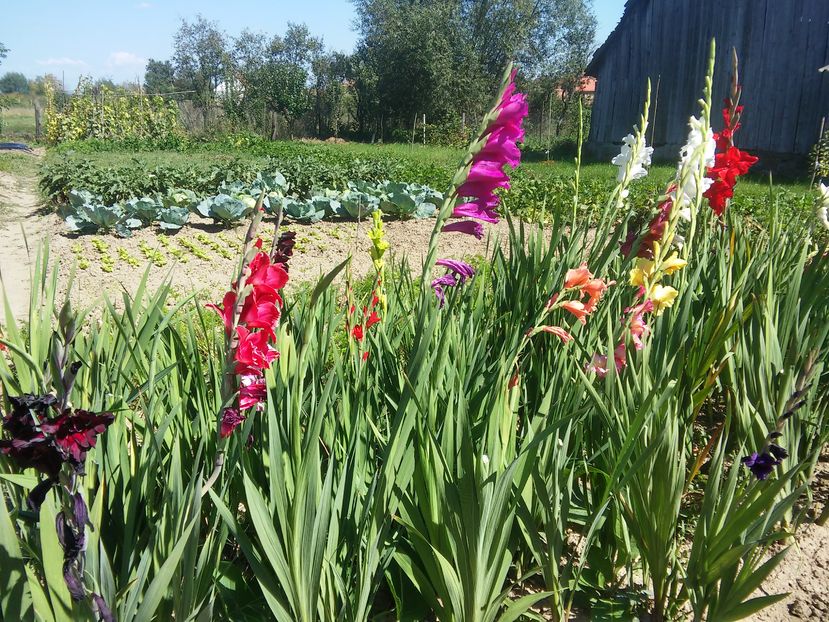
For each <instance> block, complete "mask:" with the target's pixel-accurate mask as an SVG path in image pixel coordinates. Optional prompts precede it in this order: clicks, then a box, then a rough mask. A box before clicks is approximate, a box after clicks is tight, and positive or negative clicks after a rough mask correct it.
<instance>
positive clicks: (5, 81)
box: [0, 71, 29, 95]
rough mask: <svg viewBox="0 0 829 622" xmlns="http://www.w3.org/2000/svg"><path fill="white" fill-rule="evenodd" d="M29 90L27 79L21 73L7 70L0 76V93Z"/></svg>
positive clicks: (25, 92)
mask: <svg viewBox="0 0 829 622" xmlns="http://www.w3.org/2000/svg"><path fill="white" fill-rule="evenodd" d="M28 92H29V81H28V80H27V79H26V76H24V75H23V74H22V73H20V72H17V71H9V72H7V73H5V74H4V75H3V77H2V78H0V93H22V94H24V95H25V94H27V93H28Z"/></svg>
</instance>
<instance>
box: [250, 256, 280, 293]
mask: <svg viewBox="0 0 829 622" xmlns="http://www.w3.org/2000/svg"><path fill="white" fill-rule="evenodd" d="M287 283H288V273H287V272H285V268H283V267H282V265H281V264H272V263H271V259H270V257H268V254H267V253H258V254H257V255H256V257H254V258H253V259H252V260H251V262H250V265H249V266H248V277H247V279H246V284H247V285H252V286H253V287H254V288H256V287H267V288H269V289H271V290H273V291H274V292H275V291H276V290H278V289H282V288H283V287H285V285H286V284H287Z"/></svg>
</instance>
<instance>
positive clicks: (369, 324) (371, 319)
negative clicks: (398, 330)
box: [366, 311, 380, 330]
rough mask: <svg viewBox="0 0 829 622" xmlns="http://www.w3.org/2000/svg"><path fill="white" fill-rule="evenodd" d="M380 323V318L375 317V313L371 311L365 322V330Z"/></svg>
mask: <svg viewBox="0 0 829 622" xmlns="http://www.w3.org/2000/svg"><path fill="white" fill-rule="evenodd" d="M379 321H380V316H379V315H377V311H372V312H371V315H370V316H369V317H368V320H366V330H368V329H369V328H371V327H372V326H374V325H375V324H377V322H379Z"/></svg>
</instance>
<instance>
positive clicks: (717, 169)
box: [703, 147, 758, 217]
mask: <svg viewBox="0 0 829 622" xmlns="http://www.w3.org/2000/svg"><path fill="white" fill-rule="evenodd" d="M757 160H758V158H757V157H755V156H753V155H751V154H750V153H746V152H745V151H740V150H739V149H737V147H729V148H728V149H727V150H726V151H724V152H722V153H717V154H716V155H715V156H714V166H713V167H712V168H710V169H708V174H707V177H709V178H710V179H713V180H714V183H713V184H711V187H710V188H708V190H707V191H706V192H705V194H704V195H703V196H704V197H705V198H706V199H708V204H709V205H710V206H711V209H712V210H714V213H715V214H716V215H717V216H719V217H722V215H723V212H725V208H726V205H727V204H728V200H729V199H730V198H731V197H733V196H734V186H735V185H736V184H737V178H738V177H740V176H742V175H745V174H746V173H748V170H749V169H750V168H751V167H752V166H753V165H754V164H755V163H756V162H757Z"/></svg>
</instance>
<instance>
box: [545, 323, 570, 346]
mask: <svg viewBox="0 0 829 622" xmlns="http://www.w3.org/2000/svg"><path fill="white" fill-rule="evenodd" d="M540 328H541V330H542V331H543V332H545V333H552V334H553V335H555V336H556V337H558V338H559V339H561V341H562V342H564V343H569V342H571V341H573V335H571V334H570V333H568V332H567V331H566V330H564V329H563V328H562V327H561V326H541V327H540Z"/></svg>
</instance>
